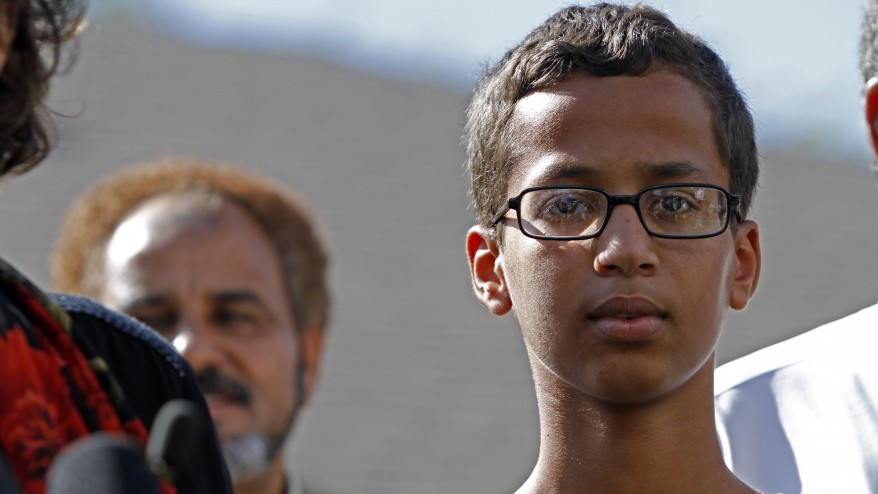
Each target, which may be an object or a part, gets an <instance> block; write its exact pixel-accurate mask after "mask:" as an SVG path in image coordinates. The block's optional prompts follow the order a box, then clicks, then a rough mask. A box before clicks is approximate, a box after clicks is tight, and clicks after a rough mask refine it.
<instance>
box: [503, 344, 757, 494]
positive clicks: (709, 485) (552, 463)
mask: <svg viewBox="0 0 878 494" xmlns="http://www.w3.org/2000/svg"><path fill="white" fill-rule="evenodd" d="M534 381H535V383H536V387H537V399H538V403H539V409H540V436H541V441H540V456H539V460H538V462H537V466H536V468H535V469H534V471H533V473H532V474H531V476H530V478H529V479H528V481H527V482H526V483H525V485H524V486H522V488H521V489H520V490H519V491H518V492H519V493H521V494H525V493H531V492H539V493H541V494H544V493H546V494H547V493H555V492H558V493H567V492H584V493H589V492H595V493H602V494H603V493H608V494H613V493H634V492H638V493H640V492H674V493H681V494H685V493H703V492H711V493H739V492H740V493H752V492H754V491H753V490H752V489H750V488H748V487H747V486H746V485H745V484H743V483H742V482H741V481H740V480H738V479H737V478H736V477H734V475H733V474H732V473H731V472H730V471H729V470H728V468H727V467H726V466H725V463H724V462H723V458H722V452H721V450H720V446H719V441H718V439H717V434H716V425H715V419H714V410H713V359H710V361H709V362H708V363H707V364H705V366H704V367H703V368H701V369H699V370H698V371H697V372H696V374H695V375H694V376H693V377H692V378H691V379H690V380H689V381H688V382H686V383H685V384H683V385H682V386H680V387H679V388H678V389H676V390H674V391H673V392H672V393H671V394H669V395H666V396H664V397H662V398H660V399H657V400H654V401H651V402H649V403H645V404H636V405H614V404H608V403H606V402H601V401H599V400H596V399H594V398H593V397H588V396H584V395H583V394H582V393H581V392H580V391H578V390H575V389H572V388H571V387H570V386H569V385H567V384H566V383H564V382H562V381H560V380H559V379H558V378H557V376H555V375H554V374H552V373H551V372H550V371H548V370H546V369H545V368H542V367H541V366H539V365H537V366H534Z"/></svg>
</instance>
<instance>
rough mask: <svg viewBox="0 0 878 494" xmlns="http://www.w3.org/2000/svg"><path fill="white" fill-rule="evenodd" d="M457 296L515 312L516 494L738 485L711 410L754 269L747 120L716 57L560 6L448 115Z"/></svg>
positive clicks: (693, 45) (682, 39)
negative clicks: (463, 121)
mask: <svg viewBox="0 0 878 494" xmlns="http://www.w3.org/2000/svg"><path fill="white" fill-rule="evenodd" d="M465 140H466V143H467V153H468V158H467V159H468V161H467V163H468V168H469V171H470V174H471V180H472V194H473V199H474V204H475V210H476V214H477V216H478V222H479V223H478V225H476V226H474V227H472V228H471V229H470V231H469V232H468V234H467V238H466V248H467V254H468V257H469V265H470V269H471V274H472V282H473V288H474V290H475V293H476V297H477V298H478V299H479V300H480V301H481V303H482V304H483V305H485V306H486V307H487V308H488V309H489V310H490V311H491V312H492V313H493V314H496V315H503V314H507V313H509V312H514V314H515V316H516V319H517V321H518V324H519V326H520V328H521V331H522V334H523V336H524V341H525V345H526V348H527V352H528V356H529V358H530V362H531V367H532V371H533V377H534V383H535V386H536V394H537V403H538V406H539V415H540V428H541V441H540V453H539V457H538V459H537V463H536V467H535V468H534V470H533V472H532V473H531V475H530V477H529V478H528V479H527V480H526V481H525V482H524V485H523V486H522V487H521V488H520V489H519V491H518V492H520V493H536V492H539V493H553V492H559V493H561V492H563V493H569V492H583V491H588V492H601V493H635V492H636V493H641V492H674V493H705V492H710V493H732V492H753V490H752V489H751V488H750V487H748V486H747V485H746V484H744V483H743V482H741V481H740V480H739V479H737V478H736V477H735V476H734V475H733V474H732V473H731V472H730V471H729V470H728V469H727V467H726V466H725V464H724V463H723V458H722V453H721V450H720V446H719V442H718V440H717V436H716V429H715V426H714V409H713V371H714V360H715V356H714V355H715V347H716V344H717V340H718V338H719V335H720V329H721V327H722V323H723V319H724V316H725V313H726V310H727V308H728V307H732V308H734V309H742V308H743V307H744V306H745V305H746V304H747V302H748V301H749V299H750V297H751V295H752V294H753V292H754V290H755V288H756V284H757V280H758V278H759V271H760V262H761V260H760V248H759V231H758V228H757V225H756V224H755V223H754V222H753V221H750V220H747V219H746V217H747V211H748V209H749V207H750V202H751V200H752V197H753V190H754V188H755V185H756V179H757V174H758V165H757V157H756V145H755V139H754V131H753V123H752V118H751V116H750V114H749V111H748V110H747V107H746V105H745V103H744V100H743V98H742V96H741V94H740V93H739V91H738V90H737V89H736V87H735V84H734V82H733V80H732V78H731V76H730V75H729V73H728V70H727V69H726V67H725V65H724V64H723V62H722V60H721V59H720V58H719V57H718V56H717V54H716V53H715V52H714V51H713V50H711V49H710V48H709V47H707V46H706V45H705V44H704V42H703V41H702V40H701V39H699V38H698V37H696V36H694V35H692V34H691V33H687V32H685V31H682V30H680V29H679V28H678V27H676V26H675V25H674V24H673V23H671V21H670V20H668V19H667V17H665V16H664V15H663V14H662V13H660V12H658V11H656V10H654V9H652V8H650V7H646V6H642V5H638V6H623V5H610V4H597V5H593V6H590V7H580V6H573V7H569V8H565V9H562V10H561V11H559V12H557V13H556V14H555V15H553V16H551V17H550V18H549V19H548V20H547V21H546V22H545V23H543V24H542V25H541V26H539V27H537V28H536V29H535V30H534V31H533V32H532V33H531V34H529V35H528V36H527V37H526V38H525V39H524V41H522V42H521V43H520V44H519V45H518V46H516V47H514V48H512V49H511V50H510V51H509V52H507V53H506V55H505V56H504V57H503V58H502V59H501V60H500V61H499V62H498V63H497V64H496V65H495V66H494V67H493V68H491V69H490V70H489V71H488V72H487V74H486V75H485V76H484V78H483V79H482V81H481V83H480V85H479V86H478V88H477V90H476V93H475V96H474V98H473V100H472V102H471V104H470V107H469V109H468V112H467V125H466V136H465Z"/></svg>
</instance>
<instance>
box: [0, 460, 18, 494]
mask: <svg viewBox="0 0 878 494" xmlns="http://www.w3.org/2000/svg"><path fill="white" fill-rule="evenodd" d="M20 492H21V487H19V485H18V481H17V480H16V479H15V474H14V473H13V472H12V466H11V465H10V464H9V461H7V459H6V455H5V454H3V451H2V450H0V494H18V493H20Z"/></svg>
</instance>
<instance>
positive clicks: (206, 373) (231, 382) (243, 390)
mask: <svg viewBox="0 0 878 494" xmlns="http://www.w3.org/2000/svg"><path fill="white" fill-rule="evenodd" d="M195 379H196V380H197V381H198V387H200V388H201V392H202V393H204V394H205V395H207V394H218V395H221V396H222V397H223V398H225V399H227V400H229V401H231V402H233V403H237V404H240V405H243V406H247V405H249V404H250V401H251V400H252V393H251V392H250V388H249V387H247V385H246V384H244V383H242V382H240V381H238V380H236V379H233V378H231V377H229V376H226V375H225V374H221V373H220V372H219V371H217V370H216V369H213V368H208V369H205V370H203V371H201V372H199V373H197V374H196V376H195Z"/></svg>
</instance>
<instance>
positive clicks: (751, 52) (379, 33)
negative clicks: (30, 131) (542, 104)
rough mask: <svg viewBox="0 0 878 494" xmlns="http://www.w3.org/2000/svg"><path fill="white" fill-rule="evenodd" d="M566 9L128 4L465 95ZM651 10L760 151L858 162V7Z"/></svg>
mask: <svg viewBox="0 0 878 494" xmlns="http://www.w3.org/2000/svg"><path fill="white" fill-rule="evenodd" d="M130 2H131V5H134V3H135V2H134V0H130ZM124 3H126V0H114V1H108V0H105V1H104V2H103V3H102V6H100V7H95V11H96V13H97V14H98V15H100V14H101V13H102V12H105V11H106V10H110V9H112V8H114V7H113V5H119V4H124ZM568 3H569V2H559V1H533V0H530V1H528V0H443V1H441V2H436V1H434V2H424V3H418V2H411V1H402V0H383V1H377V0H360V1H357V0H333V1H328V0H139V1H137V2H136V4H137V7H136V8H137V10H138V12H139V14H143V15H144V17H148V18H151V19H153V20H154V21H155V22H157V23H159V25H161V26H162V27H163V28H165V29H168V30H169V31H171V32H173V33H175V34H176V35H179V36H181V37H184V38H187V39H191V40H194V41H198V42H203V43H210V44H219V45H226V46H233V47H236V48H239V49H253V50H270V51H275V52H291V53H304V54H307V55H309V56H318V57H325V58H330V59H333V60H336V61H338V62H339V63H343V64H346V65H349V66H353V67H356V68H359V69H362V70H367V71H371V72H376V73H381V74H387V75H390V76H393V77H408V78H414V79H426V80H430V81H433V82H436V83H439V84H451V85H456V86H461V87H466V88H469V87H471V85H472V84H473V81H474V80H475V79H474V78H475V76H476V75H477V74H478V72H479V69H480V67H481V65H482V64H483V63H485V62H486V61H490V60H493V59H496V58H497V57H498V56H499V55H501V54H502V53H503V51H504V50H506V49H507V48H509V47H510V46H511V45H512V44H514V43H515V42H517V41H518V40H519V39H521V38H522V37H523V36H524V35H525V34H526V33H527V32H528V31H529V30H530V29H531V28H533V27H534V26H535V25H536V24H538V23H539V22H541V21H542V20H543V19H544V18H545V17H546V16H548V15H549V14H551V13H552V12H553V11H555V10H556V9H558V8H560V7H561V6H564V5H567V4H568ZM652 5H654V6H656V7H659V8H661V9H662V10H665V11H666V12H668V13H669V14H670V16H671V18H672V19H673V20H674V21H675V22H677V23H678V24H680V25H682V26H683V27H686V28H688V29H690V30H694V31H696V32H698V33H699V34H700V35H702V36H703V37H704V38H706V39H707V40H708V41H709V42H710V43H711V44H712V45H713V46H714V47H715V48H716V49H717V50H718V51H719V52H720V53H721V54H722V55H723V57H724V58H725V59H726V61H727V62H728V63H729V65H730V66H731V69H732V73H733V74H734V75H735V77H736V79H737V80H738V83H739V85H740V87H741V88H742V89H743V90H744V91H745V93H746V94H747V96H748V98H749V101H750V104H751V107H752V108H753V110H754V112H755V115H756V118H757V121H758V125H759V127H758V130H759V134H760V138H761V140H762V141H763V143H767V144H769V145H770V144H773V143H777V142H783V143H789V142H795V143H799V144H801V145H803V146H809V147H816V148H818V149H822V150H827V151H830V152H836V153H843V154H850V155H853V156H856V157H861V158H863V160H864V163H866V161H867V158H866V157H867V156H868V148H867V144H866V138H865V127H864V126H863V125H862V123H861V120H862V118H861V116H860V115H861V109H860V107H861V96H860V90H859V82H858V78H857V73H856V70H857V69H856V49H857V31H858V25H859V18H860V12H861V8H862V7H861V1H860V0H834V1H833V2H826V1H825V0H824V1H817V0H798V1H796V0H737V1H735V2H720V1H706V0H700V1H699V0H659V1H656V2H652ZM830 5H831V6H830ZM864 166H865V164H864Z"/></svg>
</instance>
